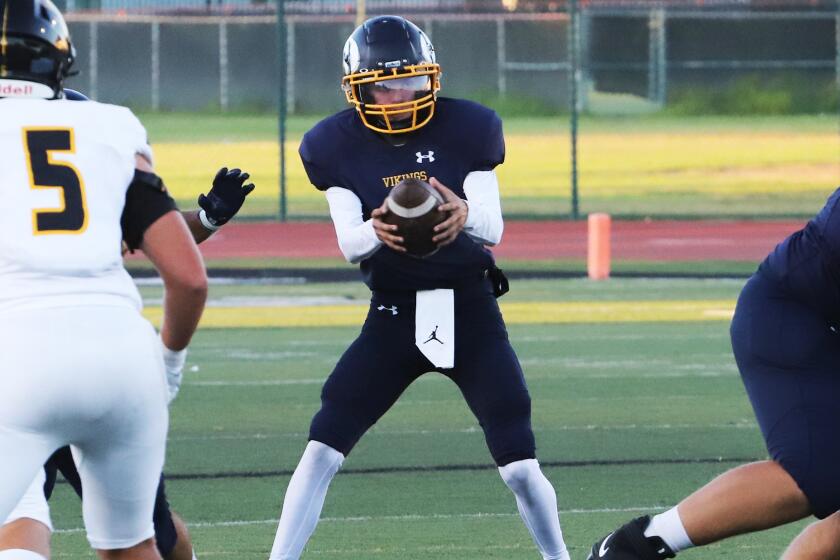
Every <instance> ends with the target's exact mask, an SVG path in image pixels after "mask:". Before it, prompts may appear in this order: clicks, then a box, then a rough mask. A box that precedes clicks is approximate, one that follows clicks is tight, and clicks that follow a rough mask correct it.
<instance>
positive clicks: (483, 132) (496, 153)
mask: <svg viewBox="0 0 840 560" xmlns="http://www.w3.org/2000/svg"><path fill="white" fill-rule="evenodd" d="M477 128H478V130H479V134H477V135H476V136H475V138H476V144H475V146H474V150H473V152H474V157H473V163H472V169H471V171H491V170H493V169H495V168H496V166H497V165H501V164H502V163H503V162H504V161H505V136H504V134H503V132H502V119H500V118H499V115H497V114H496V113H495V112H494V111H490V110H488V112H487V114H486V116H485V117H484V118H482V119H481V124H480V125H479V126H478V127H477Z"/></svg>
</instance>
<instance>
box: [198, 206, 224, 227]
mask: <svg viewBox="0 0 840 560" xmlns="http://www.w3.org/2000/svg"><path fill="white" fill-rule="evenodd" d="M198 219H199V221H201V225H203V226H204V227H205V229H207V230H209V231H218V230H219V229H220V228H221V227H222V226H221V225H216V224H214V223H213V222H212V221H210V218H209V217H208V216H207V212H205V211H204V208H202V209H201V210H199V211H198Z"/></svg>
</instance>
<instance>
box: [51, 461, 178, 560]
mask: <svg viewBox="0 0 840 560" xmlns="http://www.w3.org/2000/svg"><path fill="white" fill-rule="evenodd" d="M44 471H45V472H46V475H47V480H46V482H45V483H44V495H45V496H46V498H47V500H49V499H50V496H52V492H53V489H54V488H55V481H56V478H57V477H58V473H59V472H60V473H61V474H62V476H64V479H65V480H66V481H67V483H68V484H70V486H72V487H73V490H75V491H76V494H78V496H79V497H80V498H81V497H82V479H81V478H80V477H79V471H78V470H76V463H75V462H74V461H73V455H72V453H71V452H70V448H69V447H62V448H61V449H59V450H58V451H56V452H55V453H53V454H52V456H51V457H50V458H49V460H48V461H47V463H46V464H45V465H44ZM153 519H154V524H155V541H156V544H157V549H158V551H159V552H160V554H161V556H163V557H166V556H169V553H171V552H172V549H174V548H175V543H176V542H177V541H178V534H177V532H176V531H175V523H174V522H173V521H172V512H171V511H170V509H169V502H168V501H167V500H166V487H165V486H164V482H163V475H162V474H161V475H160V484H159V485H158V489H157V496H156V497H155V509H154V517H153Z"/></svg>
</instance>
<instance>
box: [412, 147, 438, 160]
mask: <svg viewBox="0 0 840 560" xmlns="http://www.w3.org/2000/svg"><path fill="white" fill-rule="evenodd" d="M414 155H416V156H417V163H423V160H427V161H428V162H429V163H432V162H433V161H435V153H434V152H433V151H431V150H429V152H428V153H427V154H425V155H424V154H423V152H415V154H414Z"/></svg>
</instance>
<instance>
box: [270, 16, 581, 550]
mask: <svg viewBox="0 0 840 560" xmlns="http://www.w3.org/2000/svg"><path fill="white" fill-rule="evenodd" d="M343 58H344V78H343V81H342V86H343V89H344V92H345V94H346V96H347V100H348V101H349V102H350V103H351V104H352V105H353V107H352V108H349V109H347V110H344V111H341V112H339V113H337V114H335V115H333V116H331V117H328V118H326V119H324V120H323V121H321V122H319V123H318V124H317V125H315V127H313V128H312V130H310V131H309V132H307V133H306V135H305V136H304V138H303V141H302V144H301V146H300V156H301V159H302V160H303V165H304V167H305V169H306V172H307V174H308V176H309V180H310V182H311V183H312V184H313V185H314V186H315V187H316V188H318V189H319V190H321V191H323V192H324V193H325V194H326V197H327V201H328V203H329V207H330V215H331V217H332V220H333V222H334V225H335V230H336V234H337V238H338V244H339V247H340V249H341V251H342V252H343V254H344V256H345V257H346V258H347V260H348V261H350V262H353V263H360V265H361V272H362V276H363V278H364V281H365V283H366V284H367V286H368V287H369V288H370V289H371V291H372V297H371V304H370V309H369V312H368V316H367V320H366V321H365V324H364V326H363V327H362V331H361V333H360V335H359V337H358V338H357V339H356V340H355V341H354V342H353V343H352V344H351V345H350V347H349V348H348V349H347V350H346V352H345V353H344V355H343V356H342V357H341V359H340V360H339V362H338V364H337V365H336V366H335V369H334V370H333V372H332V374H331V375H330V377H329V379H328V380H327V381H326V383H325V384H324V387H323V390H322V394H321V409H320V410H319V411H318V413H317V414H316V415H315V417H314V418H313V420H312V424H311V428H310V433H309V443H308V445H307V446H306V449H305V450H304V453H303V457H302V458H301V460H300V463H299V464H298V466H297V468H296V469H295V472H294V475H293V476H292V478H291V480H290V481H289V486H288V488H287V490H286V495H285V498H284V501H283V509H282V514H281V517H280V523H279V526H278V528H277V534H276V538H275V541H274V546H273V548H272V551H271V559H272V560H281V559H282V560H290V559H297V558H299V557H300V555H301V553H302V551H303V548H304V546H305V544H306V542H307V541H308V539H309V537H310V535H311V534H312V532H313V531H314V530H315V526H316V524H317V522H318V518H319V516H320V513H321V509H322V507H323V503H324V499H325V496H326V492H327V488H328V486H329V484H330V482H331V480H332V478H333V476H334V475H335V474H336V472H337V471H338V469H339V467H340V466H341V464H342V462H343V461H344V458H345V457H346V456H347V454H348V453H350V451H351V450H352V449H353V446H354V445H355V444H356V442H358V441H359V439H360V438H361V437H362V436H363V435H364V433H365V432H366V431H367V430H368V429H369V428H370V427H371V426H373V424H374V423H376V421H377V420H378V419H379V418H380V417H381V416H382V415H383V414H384V413H385V412H386V411H387V410H388V409H389V408H390V407H391V406H392V405H393V404H394V402H395V401H396V400H397V399H398V398H399V396H400V394H401V393H402V392H403V391H404V390H405V389H406V388H407V387H408V386H409V385H410V384H411V383H412V382H413V381H414V380H415V379H417V378H418V377H419V376H420V375H422V374H423V373H426V372H430V371H437V372H439V373H442V374H443V375H445V376H447V377H448V378H450V379H451V380H452V381H453V382H454V383H455V384H456V385H457V386H458V388H459V389H460V390H461V392H462V394H463V396H464V399H465V400H466V402H467V404H468V405H469V407H470V409H471V410H472V412H473V413H474V414H475V416H476V417H477V418H478V421H479V424H480V425H481V428H482V429H483V431H484V434H485V438H486V441H487V445H488V447H489V448H490V453H491V455H492V456H493V459H494V460H495V462H496V464H497V465H498V469H499V473H500V474H501V476H502V479H503V480H504V482H505V483H506V484H507V486H508V487H509V488H510V489H511V490H512V491H513V494H514V496H515V499H516V503H517V506H518V508H519V512H520V514H521V516H522V519H523V521H524V522H525V525H526V526H527V528H528V530H529V531H530V533H531V536H532V537H533V540H534V542H535V543H536V546H537V548H538V550H539V553H540V555H541V556H542V558H544V559H546V560H547V559H554V560H558V559H562V560H566V559H568V558H569V555H568V552H567V550H566V545H565V543H564V542H563V536H562V533H561V530H560V521H559V519H558V515H557V497H556V494H555V491H554V488H553V487H552V485H551V483H550V482H549V481H548V480H547V479H546V477H545V476H544V475H543V473H542V472H541V470H540V467H539V464H538V463H537V460H536V458H535V443H534V434H533V432H532V429H531V400H530V396H529V394H528V389H527V387H526V384H525V379H524V377H523V374H522V370H521V368H520V365H519V362H518V360H517V358H516V355H515V354H514V351H513V349H512V347H511V345H510V342H509V341H508V335H507V331H506V329H505V324H504V322H503V320H502V316H501V314H500V312H499V308H498V305H497V304H496V299H495V296H496V295H500V293H501V292H503V291H504V290H505V289H506V286H504V284H505V283H506V281H504V279H503V276H502V275H501V274H500V271H498V269H496V267H495V265H494V260H493V255H492V253H491V252H490V251H489V250H488V249H487V248H486V246H492V245H495V244H497V243H498V242H499V240H500V239H501V235H502V224H503V223H502V215H501V208H500V203H499V188H498V183H497V179H496V175H495V172H494V171H493V170H494V168H495V167H496V166H497V165H499V164H501V163H502V162H503V160H504V156H505V146H504V139H503V136H502V123H501V120H500V119H499V117H498V116H497V115H496V114H495V113H494V112H493V111H492V110H490V109H488V108H486V107H483V106H481V105H478V104H476V103H472V102H469V101H464V100H457V99H447V98H438V97H437V91H438V89H439V87H440V74H441V73H440V67H439V66H438V64H437V63H436V62H435V54H434V50H433V48H432V44H431V42H430V41H429V38H428V37H427V36H426V34H425V33H423V31H421V30H420V29H419V28H418V27H417V26H415V25H414V24H413V23H411V22H409V21H406V20H405V19H403V18H400V17H394V16H384V17H376V18H373V19H369V20H367V21H366V22H364V23H363V24H362V25H361V26H359V27H358V28H357V29H356V30H355V31H354V32H353V33H352V35H351V36H350V38H349V39H348V40H347V43H346V45H345V47H344V57H343ZM405 178H416V179H420V180H423V181H428V182H429V183H431V185H432V186H434V187H435V188H436V189H437V190H438V191H439V192H440V194H441V195H442V197H443V198H444V200H445V203H444V204H442V206H441V209H442V210H443V211H445V212H446V213H448V215H449V217H448V218H447V219H446V220H445V221H444V222H442V223H441V224H440V225H438V226H437V228H436V229H437V234H436V236H435V241H436V242H437V243H438V246H439V250H438V251H437V252H436V253H435V254H433V255H432V256H429V257H427V258H424V259H418V258H414V257H411V256H408V255H407V254H406V253H405V248H404V247H403V244H402V242H403V239H402V238H401V237H400V231H399V230H398V229H397V228H396V226H393V225H387V224H385V223H384V221H383V220H382V218H383V216H384V214H385V213H386V212H387V210H386V206H385V205H384V200H385V198H386V197H387V195H388V192H389V189H390V188H391V187H394V186H395V185H397V184H398V183H399V182H400V181H401V180H402V179H405ZM432 333H434V335H435V336H434V337H432V336H431V334H432Z"/></svg>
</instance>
